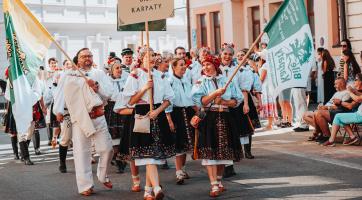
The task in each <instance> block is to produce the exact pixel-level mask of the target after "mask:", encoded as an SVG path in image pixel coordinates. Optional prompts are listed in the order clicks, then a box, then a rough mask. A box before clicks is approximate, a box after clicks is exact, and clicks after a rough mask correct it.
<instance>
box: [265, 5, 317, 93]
mask: <svg viewBox="0 0 362 200" xmlns="http://www.w3.org/2000/svg"><path fill="white" fill-rule="evenodd" d="M264 32H266V33H267V34H268V37H269V43H268V56H267V63H268V64H269V70H268V76H269V77H270V79H271V82H270V83H269V84H271V88H272V91H273V93H274V97H277V96H278V95H279V94H280V92H281V91H283V90H285V89H287V88H295V87H306V86H307V82H308V78H309V73H310V70H311V67H312V66H313V65H315V58H314V47H313V37H312V32H311V29H310V26H309V22H308V17H307V12H306V8H305V5H304V0H285V1H284V3H283V4H282V5H281V6H280V8H279V10H278V11H277V13H276V14H275V16H274V17H273V18H272V19H271V21H270V22H269V23H268V25H267V26H266V27H265V29H264Z"/></svg>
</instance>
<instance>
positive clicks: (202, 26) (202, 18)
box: [199, 14, 208, 47]
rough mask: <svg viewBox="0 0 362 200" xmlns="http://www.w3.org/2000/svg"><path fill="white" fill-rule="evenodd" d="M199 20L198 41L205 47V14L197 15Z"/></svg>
mask: <svg viewBox="0 0 362 200" xmlns="http://www.w3.org/2000/svg"><path fill="white" fill-rule="evenodd" d="M199 20H200V37H201V38H200V39H201V40H200V41H201V46H202V47H206V46H208V45H207V25H206V14H201V15H199Z"/></svg>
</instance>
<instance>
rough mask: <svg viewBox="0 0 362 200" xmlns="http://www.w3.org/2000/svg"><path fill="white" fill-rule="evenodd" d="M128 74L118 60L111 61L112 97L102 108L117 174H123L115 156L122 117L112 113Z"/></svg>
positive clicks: (119, 162) (117, 149)
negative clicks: (109, 135)
mask: <svg viewBox="0 0 362 200" xmlns="http://www.w3.org/2000/svg"><path fill="white" fill-rule="evenodd" d="M128 75H129V73H127V72H125V71H123V70H122V64H121V62H120V61H119V60H117V59H113V60H112V61H111V62H110V64H109V78H110V81H111V83H112V88H111V89H112V96H111V98H110V99H109V100H108V104H107V105H106V106H105V107H104V109H105V117H106V121H107V125H108V129H109V133H110V134H111V137H112V144H113V151H114V156H113V159H114V160H115V162H116V164H117V167H118V172H119V173H123V171H124V165H123V164H122V162H121V161H120V160H117V159H116V157H117V154H118V153H119V145H120V138H121V135H120V133H121V131H122V127H123V120H122V117H121V116H120V115H119V114H117V113H115V112H114V111H113V108H114V105H115V104H116V101H117V99H118V98H119V96H120V95H121V92H122V90H123V86H124V84H125V83H126V80H127V78H128Z"/></svg>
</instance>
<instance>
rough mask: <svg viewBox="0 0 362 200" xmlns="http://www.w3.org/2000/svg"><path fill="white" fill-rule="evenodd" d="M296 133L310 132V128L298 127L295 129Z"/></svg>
mask: <svg viewBox="0 0 362 200" xmlns="http://www.w3.org/2000/svg"><path fill="white" fill-rule="evenodd" d="M293 130H294V131H295V132H306V131H309V127H308V128H301V127H297V128H295V129H293Z"/></svg>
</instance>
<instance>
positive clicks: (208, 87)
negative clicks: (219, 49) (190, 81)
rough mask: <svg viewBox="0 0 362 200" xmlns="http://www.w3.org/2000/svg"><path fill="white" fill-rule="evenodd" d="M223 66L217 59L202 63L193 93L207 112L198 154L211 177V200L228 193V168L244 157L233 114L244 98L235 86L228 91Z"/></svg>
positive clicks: (199, 140)
mask: <svg viewBox="0 0 362 200" xmlns="http://www.w3.org/2000/svg"><path fill="white" fill-rule="evenodd" d="M219 66H220V61H219V59H217V58H216V57H213V56H207V57H205V58H204V60H203V61H202V73H203V77H202V79H200V83H199V84H197V85H194V88H193V92H192V99H193V101H194V102H195V104H196V105H197V106H198V107H201V108H203V109H204V110H205V111H206V117H205V118H204V120H202V121H201V122H200V123H199V125H198V131H199V132H200V133H199V134H198V136H199V137H198V144H197V154H198V158H200V159H202V165H204V166H206V169H207V172H208V175H209V179H210V183H211V191H210V196H211V197H217V196H219V195H220V193H221V192H223V191H225V189H224V186H223V185H222V183H221V179H222V174H223V171H224V167H225V165H231V164H233V161H238V160H240V158H241V157H242V155H243V154H242V149H241V145H240V141H239V133H238V131H237V129H236V127H235V126H236V124H235V123H233V119H232V115H231V113H230V109H231V108H235V107H237V106H238V105H239V104H240V103H241V101H242V95H241V93H240V90H238V89H237V88H236V87H235V85H234V84H233V83H231V84H230V85H229V86H228V87H227V88H226V89H225V88H224V86H225V85H226V82H227V78H226V77H225V76H223V75H222V72H221V70H220V68H219ZM193 124H195V123H193Z"/></svg>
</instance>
